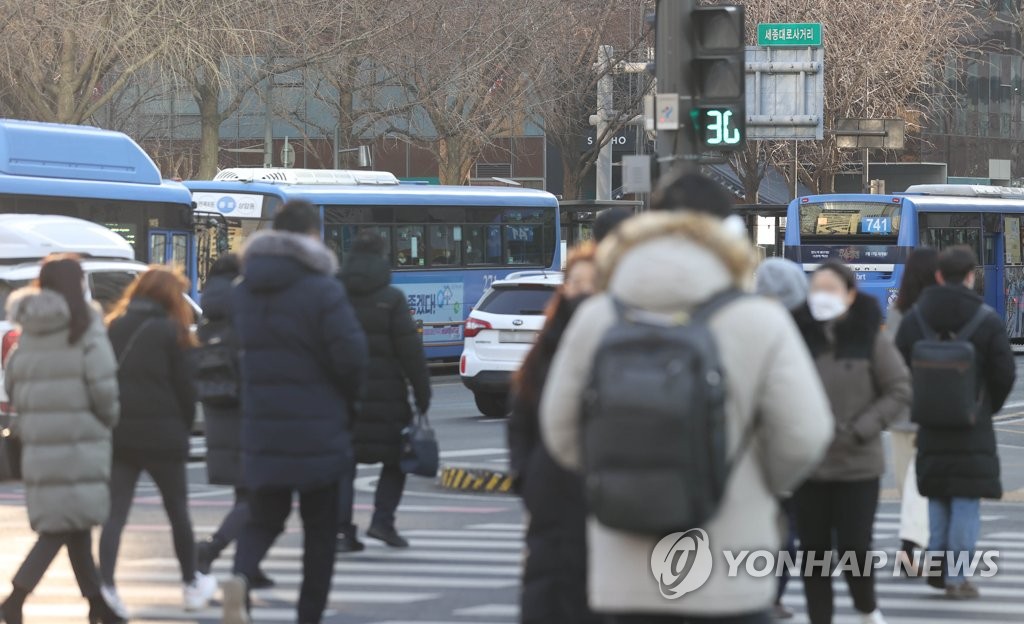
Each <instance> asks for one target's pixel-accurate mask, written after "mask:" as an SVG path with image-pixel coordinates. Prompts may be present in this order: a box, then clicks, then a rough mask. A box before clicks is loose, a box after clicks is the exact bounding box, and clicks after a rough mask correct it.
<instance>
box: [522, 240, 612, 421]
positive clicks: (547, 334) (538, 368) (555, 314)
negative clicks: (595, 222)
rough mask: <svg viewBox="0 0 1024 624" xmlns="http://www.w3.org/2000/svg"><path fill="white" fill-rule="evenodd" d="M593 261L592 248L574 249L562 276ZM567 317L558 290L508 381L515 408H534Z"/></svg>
mask: <svg viewBox="0 0 1024 624" xmlns="http://www.w3.org/2000/svg"><path fill="white" fill-rule="evenodd" d="M595 257H596V247H595V246H594V245H593V244H588V245H583V246H581V247H578V248H576V249H575V250H573V251H572V253H570V254H569V259H568V260H567V261H566V263H565V274H566V275H569V273H570V272H571V271H572V269H573V267H574V266H576V265H577V264H579V263H581V262H594V261H595ZM571 316H572V310H571V309H570V306H569V300H568V298H567V297H566V296H565V292H564V290H563V289H562V288H559V289H558V290H557V291H556V292H555V295H554V296H553V297H552V298H551V301H550V302H548V306H547V308H546V309H545V310H544V318H545V321H544V328H543V329H541V331H540V335H539V336H538V337H537V343H536V344H535V345H534V346H533V348H532V349H530V352H529V353H528V354H527V355H526V359H524V360H523V364H522V366H520V367H519V371H518V372H517V373H516V374H515V375H514V376H513V378H512V389H513V390H512V394H513V395H514V396H515V397H516V402H517V403H518V404H520V405H530V406H533V407H534V408H536V406H537V405H539V404H540V395H541V392H542V391H543V389H544V381H545V380H546V379H547V376H548V368H549V367H550V366H551V360H552V359H553V358H554V357H555V351H557V350H558V343H559V342H561V340H562V332H564V331H565V328H566V327H568V325H569V320H570V318H571Z"/></svg>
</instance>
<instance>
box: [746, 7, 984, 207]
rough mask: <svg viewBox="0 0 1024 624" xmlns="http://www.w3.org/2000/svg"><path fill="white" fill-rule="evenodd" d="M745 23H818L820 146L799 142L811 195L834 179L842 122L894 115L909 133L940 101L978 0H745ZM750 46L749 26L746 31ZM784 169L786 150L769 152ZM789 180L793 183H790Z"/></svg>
mask: <svg viewBox="0 0 1024 624" xmlns="http://www.w3.org/2000/svg"><path fill="white" fill-rule="evenodd" d="M742 4H744V5H745V7H746V20H747V24H748V25H753V24H757V23H761V22H821V23H822V27H823V35H822V38H823V44H824V46H825V111H824V112H825V126H826V137H825V140H823V141H813V142H812V141H803V142H801V145H800V147H799V149H800V165H801V166H800V171H799V172H798V174H799V177H800V181H801V182H802V183H803V184H805V185H806V186H807V187H809V188H810V189H811V190H812V191H815V192H831V191H832V190H833V181H834V177H835V174H836V173H838V172H839V171H841V170H842V168H843V167H844V165H845V164H846V163H847V162H849V160H850V158H851V155H850V154H848V153H844V152H842V151H840V150H839V149H838V148H837V146H836V140H835V136H834V135H833V134H832V133H831V132H830V131H831V130H833V129H834V128H835V124H836V120H838V119H840V118H843V117H901V118H903V119H905V120H906V121H907V124H908V125H907V129H908V133H909V134H915V133H918V132H919V131H920V125H921V123H922V120H924V119H926V118H927V115H929V114H931V113H932V111H935V110H939V109H941V107H942V105H944V104H945V100H944V98H945V96H946V95H947V94H946V89H947V86H946V82H945V81H944V80H943V79H942V76H943V72H944V70H945V68H946V67H947V65H948V64H951V63H952V64H955V63H957V62H958V61H959V60H960V59H962V58H964V57H965V56H966V55H968V54H970V52H971V50H972V49H973V46H972V45H971V44H970V41H971V35H972V33H973V32H975V31H976V30H977V26H978V24H979V14H978V13H977V4H978V3H977V2H972V1H969V0H951V1H949V2H942V3H938V2H923V1H921V2H907V1H906V0H848V1H846V2H838V3H837V2H832V1H831V0H745V1H743V2H742ZM747 30H748V38H749V39H750V41H751V43H752V42H753V39H754V37H755V29H754V28H753V27H748V29H747ZM770 154H771V155H772V156H771V157H772V159H773V161H774V162H775V163H776V164H778V165H779V168H780V169H781V170H783V171H789V170H790V169H791V168H790V167H787V165H788V164H789V163H791V162H792V158H793V153H792V145H787V144H786V143H779V144H776V145H775V146H773V147H772V148H771V150H770ZM790 181H791V182H792V180H790Z"/></svg>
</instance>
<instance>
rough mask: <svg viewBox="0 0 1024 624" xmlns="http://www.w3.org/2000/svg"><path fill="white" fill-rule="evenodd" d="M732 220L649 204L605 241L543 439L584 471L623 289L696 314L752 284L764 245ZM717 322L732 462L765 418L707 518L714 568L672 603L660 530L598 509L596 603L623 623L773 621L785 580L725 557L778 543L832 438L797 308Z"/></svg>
mask: <svg viewBox="0 0 1024 624" xmlns="http://www.w3.org/2000/svg"><path fill="white" fill-rule="evenodd" d="M701 184H705V185H707V184H714V183H713V182H710V181H704V182H701ZM704 212H708V211H707V209H705V210H704ZM721 216H725V215H724V214H723V215H714V216H712V215H709V214H699V213H697V212H694V211H689V210H687V211H680V212H674V211H673V212H651V213H647V214H643V215H640V216H638V217H634V218H633V219H630V220H629V221H626V222H625V223H623V224H622V225H620V226H619V228H618V229H617V230H616V232H615V233H613V234H611V235H610V236H609V238H608V239H606V240H605V241H604V242H602V243H601V246H600V247H599V250H598V267H599V273H600V275H599V280H600V282H601V285H602V287H603V288H605V289H606V291H607V292H606V293H605V294H601V295H595V296H594V297H592V298H591V299H589V300H588V301H587V302H586V303H585V304H583V306H582V307H581V308H580V310H579V311H578V312H577V313H576V315H575V316H574V318H573V320H572V322H571V323H570V325H569V327H568V329H567V330H566V333H565V335H564V337H563V339H562V342H561V346H560V348H559V350H558V352H557V354H556V355H555V358H554V361H553V362H552V365H551V369H550V373H549V377H548V381H547V384H546V385H545V389H544V394H543V399H542V401H541V409H540V423H541V433H542V437H543V440H544V443H545V445H546V446H547V448H548V450H549V451H550V453H551V455H552V457H553V458H554V459H555V460H556V461H557V462H558V463H559V464H561V465H562V466H564V467H565V468H568V469H570V470H573V471H577V472H578V471H580V470H581V469H582V466H583V462H584V456H585V449H583V448H582V444H581V441H582V440H583V435H582V430H583V422H582V415H581V406H582V401H581V395H582V393H583V392H584V390H585V388H586V386H587V383H588V379H589V376H590V372H591V368H592V363H593V359H594V353H595V352H596V350H597V348H598V345H599V343H600V341H601V338H602V336H603V335H604V334H605V332H606V331H607V330H608V329H609V328H610V327H611V326H612V324H613V323H614V322H615V315H616V312H615V305H614V303H613V297H614V298H618V299H620V300H621V301H623V302H626V303H627V304H628V305H630V306H634V307H638V308H640V309H642V310H646V311H651V312H661V313H668V312H677V311H689V310H693V309H694V308H695V307H696V306H698V305H700V304H701V303H702V302H704V301H707V300H708V299H709V298H710V297H712V296H713V295H715V294H716V293H718V292H721V291H724V290H726V289H729V288H736V287H743V286H746V285H747V284H749V282H750V279H751V273H752V270H753V266H754V254H753V249H752V248H751V245H750V243H749V241H747V240H745V238H744V237H741V236H737V235H735V234H733V233H731V232H730V231H729V229H728V228H727V227H725V225H724V222H723V220H722V219H721V218H720V217H721ZM709 325H710V329H711V332H712V334H713V335H714V337H715V340H716V342H717V346H718V350H719V354H720V361H721V364H722V366H723V368H724V371H725V375H726V383H727V397H726V405H725V411H726V418H727V431H728V440H729V455H730V457H733V456H735V454H736V453H737V451H738V449H739V448H740V444H741V443H740V440H741V438H742V437H743V433H742V432H744V431H746V430H748V429H749V428H751V427H752V426H754V425H753V423H754V418H755V414H756V415H758V419H759V422H758V423H757V425H756V426H754V427H755V428H754V432H753V435H752V441H751V444H750V446H749V448H747V450H746V451H745V452H743V453H742V454H740V455H739V456H738V457H736V458H735V459H736V463H735V465H734V468H733V471H732V474H731V476H730V478H729V480H728V482H727V484H726V487H725V493H724V496H723V498H722V500H721V501H720V506H719V508H718V510H717V513H716V514H715V515H714V516H713V517H712V518H711V519H710V520H709V521H708V522H707V523H705V524H704V526H703V527H701V528H702V529H704V530H705V531H706V532H707V535H708V539H709V542H710V547H711V551H712V552H711V555H712V557H713V565H712V568H711V570H710V576H709V578H708V579H707V582H706V583H704V584H703V585H702V586H701V587H700V588H699V589H696V590H694V591H693V592H692V593H687V594H686V595H683V596H682V597H679V598H677V599H674V600H672V599H668V598H665V597H663V596H662V594H661V592H660V591H659V581H658V580H657V579H656V578H655V577H654V575H653V574H652V570H651V565H652V564H651V558H652V552H653V551H654V549H655V545H656V544H658V542H659V539H661V537H662V536H655V535H639V534H631V533H626V532H623V531H618V530H615V529H612V528H610V527H607V526H605V525H602V524H601V523H600V522H598V521H597V520H596V519H595V518H593V517H591V518H590V519H589V520H588V527H587V530H588V533H587V537H588V553H589V563H588V590H589V591H588V593H589V601H590V606H591V608H593V609H594V610H595V611H597V612H598V613H601V614H605V615H608V616H611V618H610V620H609V621H611V622H615V623H618V622H648V621H664V622H697V621H700V622H704V621H723V622H726V621H727V622H744V623H747V622H751V623H753V622H758V623H759V622H766V621H768V620H769V617H770V616H769V615H768V610H769V609H770V608H771V606H772V604H773V603H774V600H775V592H776V579H775V578H774V576H773V575H768V576H763V577H761V578H757V577H756V576H753V575H750V574H748V573H747V572H746V569H745V567H744V566H740V567H739V570H738V575H736V576H730V574H729V570H730V565H729V564H728V561H727V559H726V557H725V555H724V552H725V551H741V550H748V551H756V550H762V549H763V550H766V551H771V552H778V551H779V547H780V545H781V541H782V540H781V537H782V536H781V534H780V532H779V530H778V526H777V524H776V517H777V513H778V502H777V500H778V497H779V496H780V495H782V494H784V493H787V492H790V491H792V488H794V487H795V486H796V485H798V484H799V483H800V481H801V480H802V479H803V478H804V477H806V476H807V475H808V474H810V472H811V470H813V468H814V467H815V466H816V465H817V463H818V461H819V460H820V459H821V458H822V457H823V455H824V453H825V450H826V448H827V447H828V444H829V441H830V439H831V437H832V429H833V425H832V414H831V411H830V409H829V405H828V400H827V398H826V396H825V393H824V389H823V388H822V385H821V382H820V380H819V379H818V375H817V373H816V371H815V369H814V364H813V362H812V360H811V358H810V355H809V353H808V352H807V348H806V347H805V346H804V343H803V340H802V339H801V337H800V334H799V332H798V331H797V328H796V325H795V324H794V322H793V319H792V318H791V316H790V314H789V312H788V311H787V310H786V309H785V308H783V307H782V306H781V305H779V304H778V303H776V302H773V301H769V300H767V299H763V298H759V297H754V296H749V297H744V298H741V299H738V300H736V301H734V302H733V303H731V304H728V305H727V306H726V307H724V308H722V309H721V310H719V311H718V313H717V314H716V315H715V316H713V317H712V318H711V320H710V323H709ZM651 443H652V444H656V443H657V440H652V441H651ZM638 478H642V477H640V476H638ZM667 495H670V493H667V492H666V496H667ZM680 530H682V529H680Z"/></svg>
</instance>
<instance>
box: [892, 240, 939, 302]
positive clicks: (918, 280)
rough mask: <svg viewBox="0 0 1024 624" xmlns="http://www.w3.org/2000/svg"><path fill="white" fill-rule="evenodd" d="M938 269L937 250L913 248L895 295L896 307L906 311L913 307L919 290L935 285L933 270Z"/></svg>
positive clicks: (919, 294)
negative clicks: (898, 290) (898, 289)
mask: <svg viewBox="0 0 1024 624" xmlns="http://www.w3.org/2000/svg"><path fill="white" fill-rule="evenodd" d="M938 270H939V252H938V251H937V250H936V249H933V248H931V247H921V248H920V249H915V250H914V252H913V253H911V254H910V256H909V257H908V258H907V265H906V268H905V269H903V281H902V282H901V283H900V292H899V294H898V295H896V309H897V310H899V311H900V312H904V313H905V312H906V311H907V310H909V309H910V308H912V307H914V304H915V303H917V298H918V297H920V296H921V292H923V291H924V289H925V288H928V287H929V286H935V285H936V284H937V283H938V282H936V281H935V272H936V271H938Z"/></svg>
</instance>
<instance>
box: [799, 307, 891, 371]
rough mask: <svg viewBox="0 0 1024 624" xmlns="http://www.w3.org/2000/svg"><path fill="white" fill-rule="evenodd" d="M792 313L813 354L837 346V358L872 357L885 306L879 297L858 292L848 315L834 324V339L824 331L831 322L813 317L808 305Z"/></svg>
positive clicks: (816, 355) (816, 354) (815, 354)
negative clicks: (882, 306) (881, 303)
mask: <svg viewBox="0 0 1024 624" xmlns="http://www.w3.org/2000/svg"><path fill="white" fill-rule="evenodd" d="M793 316H794V318H795V319H796V324H797V326H799V327H800V333H802V334H803V336H804V340H805V341H806V342H807V348H808V349H810V351H811V355H812V356H814V357H818V356H819V355H821V354H822V353H824V352H826V351H828V350H829V349H833V348H834V349H835V354H836V358H838V359H866V358H870V357H871V354H872V352H873V351H874V346H875V338H876V337H877V336H878V332H880V331H881V330H882V308H881V307H879V305H878V300H877V299H875V298H874V297H872V296H870V295H865V294H864V293H857V298H856V299H854V300H853V305H851V306H850V310H849V311H848V312H847V313H846V315H845V316H843V317H842V318H840V319H839V320H837V321H835V322H833V323H832V324H831V327H832V331H831V334H832V336H831V338H830V336H829V334H827V333H826V330H825V328H826V326H828V325H829V323H823V322H821V321H816V320H814V317H813V316H811V311H810V309H808V307H807V306H806V305H804V306H802V307H801V308H799V309H797V311H796V312H794V314H793Z"/></svg>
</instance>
